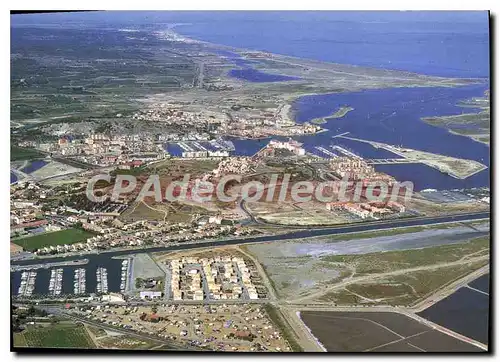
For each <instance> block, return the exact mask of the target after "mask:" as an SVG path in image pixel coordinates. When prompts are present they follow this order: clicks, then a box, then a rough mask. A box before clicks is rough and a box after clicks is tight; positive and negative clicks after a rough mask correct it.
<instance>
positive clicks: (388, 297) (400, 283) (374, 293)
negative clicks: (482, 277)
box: [318, 260, 489, 306]
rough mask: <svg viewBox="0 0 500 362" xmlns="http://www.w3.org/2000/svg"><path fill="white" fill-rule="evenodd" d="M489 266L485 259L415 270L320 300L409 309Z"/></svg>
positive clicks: (360, 284) (320, 299)
mask: <svg viewBox="0 0 500 362" xmlns="http://www.w3.org/2000/svg"><path fill="white" fill-rule="evenodd" d="M488 263H489V260H483V261H478V262H473V263H464V264H463V265H454V266H449V267H443V268H439V269H432V270H421V271H416V272H412V273H408V274H405V275H397V276H393V277H387V278H383V279H378V280H374V281H371V282H369V283H356V284H350V285H348V286H346V287H345V288H343V289H341V290H338V291H335V292H331V293H327V294H325V295H323V296H321V297H320V298H318V301H319V302H334V303H335V304H338V305H357V304H388V305H404V306H410V305H413V304H415V303H417V302H418V301H420V300H422V299H424V298H426V297H428V296H429V295H431V294H432V293H435V292H436V291H437V290H439V289H441V288H443V287H445V286H446V285H448V284H450V283H452V282H454V281H455V280H458V279H460V278H463V277H465V276H466V275H468V274H470V273H471V272H473V271H474V270H477V269H479V268H481V267H482V266H484V265H486V264H488Z"/></svg>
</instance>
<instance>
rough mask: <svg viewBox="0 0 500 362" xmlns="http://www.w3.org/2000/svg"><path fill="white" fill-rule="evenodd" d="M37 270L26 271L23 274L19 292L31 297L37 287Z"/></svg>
mask: <svg viewBox="0 0 500 362" xmlns="http://www.w3.org/2000/svg"><path fill="white" fill-rule="evenodd" d="M36 274H37V272H36V271H35V270H30V271H24V272H22V274H21V285H20V286H19V289H18V294H19V295H21V296H25V297H29V296H31V294H33V290H34V289H35V280H36Z"/></svg>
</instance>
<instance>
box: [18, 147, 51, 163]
mask: <svg viewBox="0 0 500 362" xmlns="http://www.w3.org/2000/svg"><path fill="white" fill-rule="evenodd" d="M37 157H44V156H43V155H42V154H41V153H40V152H38V151H36V150H34V149H30V148H21V147H17V146H13V145H10V160H11V161H20V160H30V159H33V158H37Z"/></svg>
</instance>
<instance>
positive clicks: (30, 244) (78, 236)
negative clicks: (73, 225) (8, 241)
mask: <svg viewBox="0 0 500 362" xmlns="http://www.w3.org/2000/svg"><path fill="white" fill-rule="evenodd" d="M92 236H94V234H93V233H91V232H88V231H85V230H81V229H66V230H61V231H54V232H49V233H45V234H40V235H35V236H28V237H26V238H21V239H14V240H12V242H13V243H14V244H16V245H19V246H21V247H23V249H24V250H27V251H32V250H35V249H40V248H43V247H46V246H51V245H63V244H74V243H78V242H80V241H84V240H86V239H88V238H90V237H92Z"/></svg>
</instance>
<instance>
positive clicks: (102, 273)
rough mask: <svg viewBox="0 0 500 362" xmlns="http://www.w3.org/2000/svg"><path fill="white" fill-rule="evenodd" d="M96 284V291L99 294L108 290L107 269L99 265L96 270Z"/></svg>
mask: <svg viewBox="0 0 500 362" xmlns="http://www.w3.org/2000/svg"><path fill="white" fill-rule="evenodd" d="M96 277H97V286H96V292H97V293H99V294H101V293H102V294H106V293H107V292H108V270H107V269H106V268H103V267H99V268H97V270H96Z"/></svg>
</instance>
